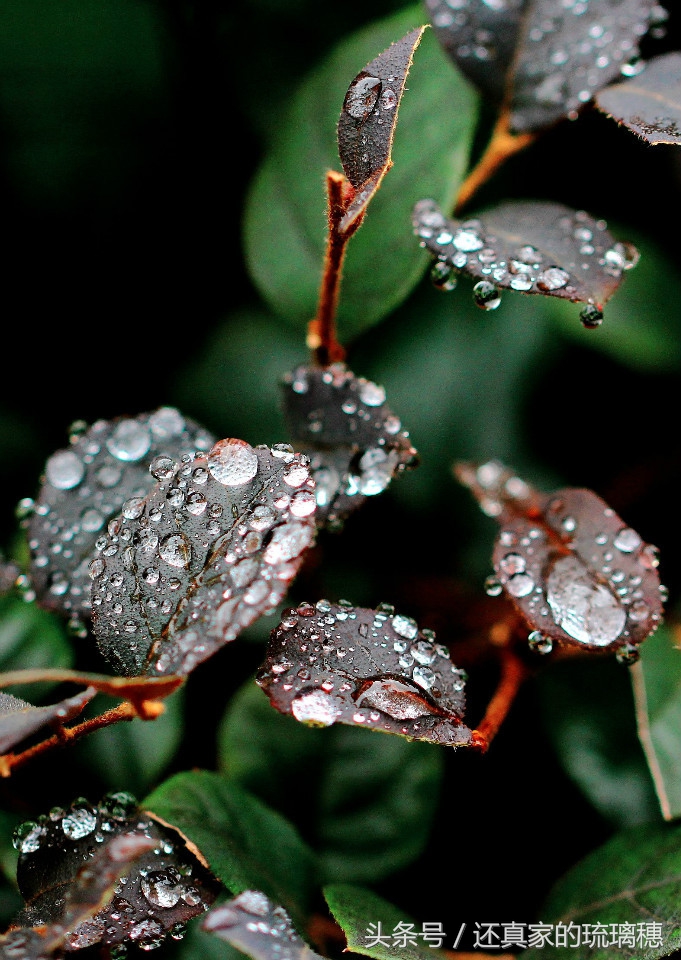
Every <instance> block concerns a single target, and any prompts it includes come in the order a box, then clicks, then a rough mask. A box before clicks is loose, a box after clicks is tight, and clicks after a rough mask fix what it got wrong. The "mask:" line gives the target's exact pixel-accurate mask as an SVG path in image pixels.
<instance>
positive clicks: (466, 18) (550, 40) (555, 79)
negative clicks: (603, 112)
mask: <svg viewBox="0 0 681 960" xmlns="http://www.w3.org/2000/svg"><path fill="white" fill-rule="evenodd" d="M425 3H426V7H427V9H428V12H429V14H430V17H431V21H432V24H433V28H434V30H435V33H436V35H437V37H438V39H439V41H440V44H441V45H442V47H443V49H444V50H445V51H446V53H447V54H448V55H449V56H450V57H451V59H452V60H453V61H454V63H455V64H456V65H457V66H458V67H459V69H460V70H461V71H462V72H463V73H464V74H465V75H466V76H467V77H468V78H469V79H470V80H471V81H472V82H473V83H474V84H475V85H476V86H477V87H478V88H479V89H480V90H481V92H482V93H483V94H485V95H486V96H487V97H488V98H489V99H490V100H492V101H493V102H495V103H497V104H499V105H501V104H502V103H504V105H507V106H508V109H509V126H510V130H511V132H512V133H516V134H520V133H528V132H532V131H537V130H541V129H543V128H545V127H547V126H550V125H551V124H553V123H555V122H557V121H558V120H561V119H563V118H564V117H571V118H575V117H576V116H577V115H578V114H579V111H580V110H581V109H582V108H583V107H584V105H585V104H586V103H588V102H589V101H590V100H592V98H593V96H594V94H596V93H597V92H598V91H599V90H601V89H602V88H603V87H605V86H606V84H608V83H610V82H611V81H612V80H614V79H616V78H617V77H618V76H620V75H621V74H622V73H625V74H626V73H627V71H628V70H629V69H635V67H634V66H633V64H635V63H636V60H637V57H638V53H639V43H640V40H641V38H642V37H643V36H644V35H645V34H646V33H647V32H648V31H649V29H650V28H651V27H652V26H653V25H654V23H655V22H656V18H657V17H658V15H659V11H660V6H659V4H658V2H657V0H601V2H598V3H593V2H592V3H589V2H588V0H575V2H573V3H570V4H569V5H568V4H565V3H563V4H561V3H557V2H556V0H494V2H493V3H490V2H488V0H462V2H461V3H457V4H456V5H455V6H453V5H452V4H450V3H448V2H447V0H425Z"/></svg>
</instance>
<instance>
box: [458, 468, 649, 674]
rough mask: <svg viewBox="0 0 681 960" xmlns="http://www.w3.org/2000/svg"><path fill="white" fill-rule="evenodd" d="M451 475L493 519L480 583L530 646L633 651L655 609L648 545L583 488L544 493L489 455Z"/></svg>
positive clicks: (629, 655) (627, 658)
mask: <svg viewBox="0 0 681 960" xmlns="http://www.w3.org/2000/svg"><path fill="white" fill-rule="evenodd" d="M455 474H456V476H457V478H458V480H459V481H460V482H461V483H462V484H464V485H465V486H467V487H468V488H469V489H470V490H471V492H472V493H473V495H474V496H475V497H476V499H477V500H478V503H479V504H480V506H481V508H482V510H483V511H484V512H485V513H486V514H487V515H488V516H490V517H494V518H495V519H496V520H497V522H498V523H499V526H500V528H501V529H500V532H499V534H498V536H497V539H496V542H495V545H494V551H493V556H492V564H493V567H494V572H495V576H494V577H493V578H491V579H490V581H488V583H487V590H488V592H489V593H490V594H492V595H496V594H501V593H503V594H505V595H506V596H507V597H508V598H509V599H510V600H511V601H512V603H513V605H514V606H515V608H516V609H517V610H518V612H519V613H520V614H521V615H522V617H523V618H524V620H525V621H526V623H527V625H528V627H529V629H530V631H531V633H530V636H529V643H530V646H531V647H532V648H533V649H535V650H537V651H538V652H539V653H550V652H551V649H552V647H553V646H555V645H559V646H560V645H567V646H571V647H577V648H580V649H583V650H594V651H596V650H600V651H601V652H604V651H609V652H615V653H616V654H617V657H618V659H621V660H622V661H623V662H633V661H634V660H635V659H637V658H638V656H639V650H638V647H639V645H640V644H641V643H642V642H643V641H644V640H645V639H646V638H647V637H648V636H649V635H650V634H651V633H653V632H654V631H655V630H656V629H657V628H658V626H659V625H660V623H661V622H662V617H663V597H664V596H665V595H666V592H665V590H664V588H663V587H662V586H661V584H660V578H659V575H658V572H657V566H658V551H657V548H656V547H654V546H653V545H652V544H649V543H645V542H644V541H643V539H642V538H641V536H640V535H639V534H638V533H637V532H636V531H635V530H633V529H632V528H631V527H628V526H627V525H626V524H625V522H624V521H623V520H622V519H621V518H620V517H619V516H617V514H616V513H615V511H614V510H612V509H611V508H610V507H609V506H608V505H607V503H605V501H604V500H602V499H601V498H600V497H599V496H597V495H596V494H595V493H593V492H592V491H591V490H585V489H580V488H564V489H561V490H557V491H555V492H553V493H543V492H541V491H539V490H536V489H534V488H533V487H531V486H530V485H529V484H527V483H526V482H525V481H524V480H522V479H521V478H520V477H518V476H516V475H515V474H514V473H513V471H511V470H509V469H508V468H507V467H505V466H504V465H503V464H501V463H499V462H498V461H489V462H487V463H482V464H473V463H459V464H457V465H456V466H455Z"/></svg>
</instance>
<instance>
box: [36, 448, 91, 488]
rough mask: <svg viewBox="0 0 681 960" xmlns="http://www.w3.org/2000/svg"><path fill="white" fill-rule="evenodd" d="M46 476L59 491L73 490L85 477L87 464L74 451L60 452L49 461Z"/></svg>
mask: <svg viewBox="0 0 681 960" xmlns="http://www.w3.org/2000/svg"><path fill="white" fill-rule="evenodd" d="M45 476H46V478H47V481H48V482H49V483H51V484H52V486H53V487H56V488H57V490H72V489H73V488H74V487H77V486H78V484H79V483H80V482H81V480H82V479H83V477H84V476H85V464H84V463H83V461H82V460H81V459H80V457H78V455H77V454H76V453H74V452H73V450H59V451H58V452H57V453H53V454H52V456H51V457H50V458H49V460H48V461H47V464H46V466H45Z"/></svg>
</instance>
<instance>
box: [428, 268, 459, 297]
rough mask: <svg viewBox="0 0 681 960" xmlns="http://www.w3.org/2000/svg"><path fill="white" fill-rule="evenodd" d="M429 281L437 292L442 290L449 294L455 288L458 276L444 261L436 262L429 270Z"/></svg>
mask: <svg viewBox="0 0 681 960" xmlns="http://www.w3.org/2000/svg"><path fill="white" fill-rule="evenodd" d="M430 280H431V283H432V284H433V286H434V287H435V288H436V289H437V290H443V291H444V292H445V293H449V291H450V290H454V289H455V288H456V284H457V282H458V274H457V272H456V270H455V269H454V267H452V266H451V264H449V263H445V261H444V260H436V261H435V263H434V264H433V265H432V267H431V268H430Z"/></svg>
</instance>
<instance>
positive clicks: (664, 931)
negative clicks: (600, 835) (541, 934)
mask: <svg viewBox="0 0 681 960" xmlns="http://www.w3.org/2000/svg"><path fill="white" fill-rule="evenodd" d="M680 850H681V827H680V826H679V825H678V824H677V825H675V826H669V825H667V824H663V825H661V826H648V827H637V828H634V829H632V830H628V831H624V832H622V833H619V834H616V835H615V836H614V837H613V838H612V840H610V841H608V842H607V843H606V844H604V845H603V846H601V847H599V848H597V849H596V850H594V851H593V852H592V853H590V854H589V855H588V856H586V857H585V858H584V859H583V860H582V861H581V862H579V863H578V864H577V865H576V866H575V867H573V868H572V869H571V870H569V871H568V873H566V874H565V876H563V877H562V878H561V880H560V881H559V882H558V883H557V884H556V886H555V887H554V889H553V890H552V891H551V893H550V894H549V897H548V898H547V900H546V902H545V903H544V904H543V906H542V909H541V918H542V921H543V922H544V923H547V924H549V923H550V924H552V925H555V926H557V924H558V923H560V924H562V928H561V929H562V934H563V944H562V945H560V946H556V945H555V943H554V942H553V938H552V937H549V939H548V941H547V942H546V943H544V944H542V945H541V946H538V947H536V948H534V949H529V950H525V951H523V952H522V953H521V954H520V957H521V958H522V960H568V958H572V960H574V957H575V954H577V953H578V954H579V956H580V958H582V957H583V958H584V960H613V958H614V960H634V958H638V957H641V958H645V960H655V958H657V957H667V956H669V955H670V954H672V953H673V952H674V950H677V949H678V948H679V946H681V929H680V927H679V923H680V922H681V911H680V910H679V903H680V902H681V855H680V853H679V851H680ZM587 924H593V925H596V924H598V925H599V930H600V931H601V937H600V938H592V941H591V943H584V942H582V943H581V945H579V946H578V944H579V938H580V935H581V931H583V930H585V927H586V925H587ZM611 925H612V926H611ZM592 929H593V927H592ZM620 931H621V932H622V934H623V938H622V941H621V942H618V941H619V932H620ZM613 932H614V935H613ZM613 941H614V942H613ZM575 947H577V949H575Z"/></svg>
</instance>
